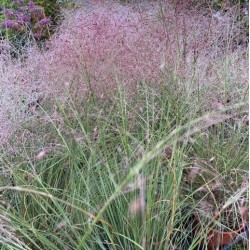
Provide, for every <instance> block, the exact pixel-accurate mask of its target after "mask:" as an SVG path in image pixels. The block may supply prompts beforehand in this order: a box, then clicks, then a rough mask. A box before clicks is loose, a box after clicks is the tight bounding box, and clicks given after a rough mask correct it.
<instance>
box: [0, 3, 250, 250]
mask: <svg viewBox="0 0 250 250" xmlns="http://www.w3.org/2000/svg"><path fill="white" fill-rule="evenodd" d="M168 6H169V7H170V6H171V5H168ZM163 7H164V6H162V8H160V9H155V8H152V9H153V13H152V11H149V10H148V9H146V10H145V12H142V13H141V12H139V11H138V10H136V9H135V7H133V8H132V7H130V6H120V5H118V4H114V5H107V6H105V4H104V5H103V4H100V5H97V7H96V8H93V9H91V10H88V11H89V12H86V10H84V9H81V10H78V11H77V12H76V13H75V15H74V16H72V17H71V18H70V17H68V18H69V19H66V20H67V21H65V23H64V24H63V25H64V26H63V25H62V30H61V31H60V32H59V33H58V35H55V37H54V40H52V41H51V42H50V44H48V48H47V50H45V51H40V50H38V49H37V48H35V47H30V48H29V49H28V50H27V54H26V58H25V59H20V60H19V61H18V60H16V61H14V62H13V61H11V59H10V58H8V53H6V55H5V57H4V58H3V57H1V58H2V59H1V60H2V61H1V66H2V68H3V69H4V70H2V71H1V76H2V78H3V79H4V81H5V82H4V83H5V84H4V85H3V86H7V85H8V83H10V85H9V86H10V87H9V88H6V89H5V88H3V87H2V90H1V91H2V92H1V94H2V95H3V96H4V97H5V99H4V100H5V101H6V102H3V104H2V106H1V117H0V118H1V119H2V120H3V121H5V122H4V123H3V124H4V125H5V128H6V129H7V128H12V127H10V125H13V127H14V125H17V126H16V127H15V129H13V130H14V131H15V133H14V134H13V131H10V134H11V132H12V136H9V137H7V138H8V139H7V141H6V142H5V144H3V146H2V148H1V151H0V154H1V155H0V160H1V169H0V170H1V175H0V194H1V196H0V225H1V226H0V246H1V249H32V250H33V249H51V250H53V249H58V250H61V249H78V250H80V249H209V248H207V245H208V246H209V244H210V242H211V240H210V239H211V237H212V236H211V232H213V230H215V229H216V230H226V231H234V230H237V229H238V228H240V227H241V226H242V225H243V226H244V227H245V226H247V225H248V206H249V205H248V110H247V95H248V89H247V86H246V81H247V79H248V77H247V73H246V70H245V66H246V65H245V64H244V63H245V62H246V58H247V56H246V51H245V49H244V48H237V49H233V48H232V46H231V45H230V44H231V41H232V40H233V37H234V36H233V34H234V32H233V30H232V29H231V28H230V27H232V26H230V25H231V24H232V22H231V20H232V19H230V14H228V16H226V17H225V20H224V22H223V23H218V22H217V21H216V22H214V20H213V18H212V19H209V17H202V16H199V15H198V14H196V15H192V16H191V17H190V16H188V13H186V12H185V11H183V12H181V13H182V15H178V16H177V15H175V14H176V13H175V12H174V8H173V7H172V8H169V9H167V8H165V9H164V8H163ZM165 7H166V6H165ZM119 8H121V9H119ZM159 10H160V11H159ZM167 10H168V11H167ZM119 11H120V12H119ZM178 11H180V10H178ZM124 13H125V14H124ZM149 14H150V15H149ZM96 16H97V18H96V19H95V18H94V17H96ZM180 16H181V17H182V18H180ZM184 17H185V18H184ZM158 19H159V20H160V21H159V22H158V21H157V20H158ZM103 20H105V22H104V21H103ZM118 20H120V21H119V22H118ZM170 20H172V21H171V22H170ZM197 20H199V21H200V22H196V21H197ZM204 20H205V21H210V23H209V25H210V26H209V27H211V29H210V30H206V29H205V28H204V27H203V24H205V23H206V22H205V21H204ZM85 21H86V23H87V24H88V25H86V26H84V25H83V23H84V22H85ZM101 21H103V22H101ZM86 23H85V24H86ZM80 24H81V25H82V26H84V27H83V30H81V29H79V27H78V26H77V25H80ZM117 25H118V26H117ZM215 27H217V28H218V30H216V29H215ZM213 29H214V30H213ZM93 30H94V32H93ZM135 30H137V32H138V33H135V32H134V31H135ZM212 31H214V32H215V33H214V32H212ZM222 31H223V32H224V33H223V32H222ZM84 32H85V33H84ZM88 32H89V33H88ZM157 32H158V33H157ZM161 32H163V33H161ZM220 32H221V33H220ZM113 33H114V34H115V35H116V37H118V38H119V39H120V40H119V39H118V40H115V39H117V38H114V36H113V35H112V34H113ZM86 34H88V35H89V36H88V35H86ZM126 34H127V35H126ZM154 34H155V36H154ZM164 34H165V35H167V38H168V40H161V38H162V37H164ZM218 34H220V35H219V36H218ZM94 37H96V40H94V42H92V43H91V41H92V40H93V38H94ZM140 38H142V39H140ZM105 39H106V40H105ZM104 41H105V42H104ZM122 41H123V42H122ZM167 42H169V43H167ZM221 43H225V44H226V45H228V46H224V48H222V47H221V45H222V44H221ZM225 44H224V45H225ZM138 48H139V49H138ZM155 51H157V53H155ZM164 53H165V54H166V56H162V55H165V54H164ZM123 56H124V57H123ZM13 66H15V67H14V68H13V71H12V73H13V74H10V69H11V67H13ZM98 66H99V67H98ZM115 66H116V67H115ZM16 82H19V83H20V82H22V83H23V85H22V86H21V87H20V89H19V88H18V85H17V84H15V83H16ZM46 84H47V85H46ZM4 91H5V92H4ZM40 95H42V98H41V101H40V100H39V97H40ZM12 96H14V97H16V98H11V97H12ZM27 96H28V97H30V98H31V99H30V100H29V99H27ZM32 98H33V99H32ZM38 100H39V101H38ZM20 103H21V104H20ZM10 107H12V110H11V109H10ZM17 107H19V108H20V107H22V108H23V109H17ZM11 114H12V115H11ZM13 114H14V116H13ZM6 118H9V119H6ZM2 131H6V130H4V129H2ZM6 133H7V132H6ZM218 246H219V242H217V245H216V247H218ZM242 248H243V249H246V247H244V245H242Z"/></svg>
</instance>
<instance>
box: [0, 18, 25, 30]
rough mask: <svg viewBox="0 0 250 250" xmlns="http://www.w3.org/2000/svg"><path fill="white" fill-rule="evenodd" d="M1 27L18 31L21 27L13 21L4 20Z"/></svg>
mask: <svg viewBox="0 0 250 250" xmlns="http://www.w3.org/2000/svg"><path fill="white" fill-rule="evenodd" d="M2 27H3V28H11V29H15V30H18V29H19V28H20V27H21V26H20V24H19V23H18V22H16V21H14V20H6V21H4V22H2Z"/></svg>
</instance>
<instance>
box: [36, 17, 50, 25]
mask: <svg viewBox="0 0 250 250" xmlns="http://www.w3.org/2000/svg"><path fill="white" fill-rule="evenodd" d="M49 23H51V19H50V18H43V19H41V20H40V21H39V22H37V23H36V25H37V26H44V25H47V24H49Z"/></svg>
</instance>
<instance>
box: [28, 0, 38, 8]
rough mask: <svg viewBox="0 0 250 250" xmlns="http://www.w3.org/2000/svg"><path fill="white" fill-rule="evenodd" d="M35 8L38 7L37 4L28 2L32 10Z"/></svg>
mask: <svg viewBox="0 0 250 250" xmlns="http://www.w3.org/2000/svg"><path fill="white" fill-rule="evenodd" d="M35 6H36V4H35V3H34V2H33V1H29V2H28V7H29V8H30V9H32V8H34V7H35Z"/></svg>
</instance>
